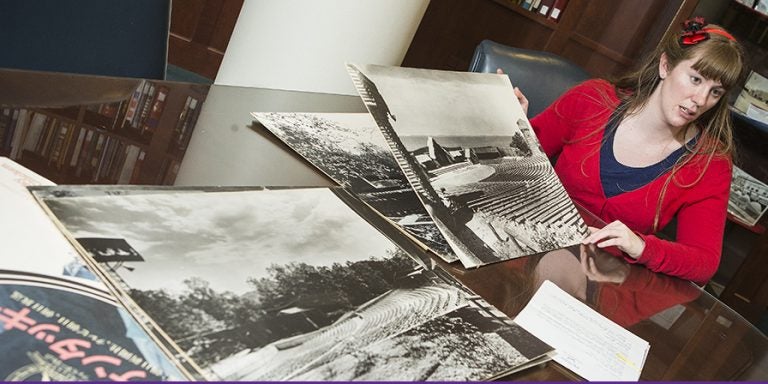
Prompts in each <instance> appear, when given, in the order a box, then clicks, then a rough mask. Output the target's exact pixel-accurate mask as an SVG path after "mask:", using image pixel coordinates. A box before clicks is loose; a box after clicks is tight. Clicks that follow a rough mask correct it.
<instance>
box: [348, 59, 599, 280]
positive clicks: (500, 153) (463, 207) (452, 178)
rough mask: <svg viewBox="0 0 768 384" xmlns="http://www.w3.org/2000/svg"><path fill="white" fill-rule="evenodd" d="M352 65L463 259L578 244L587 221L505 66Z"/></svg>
mask: <svg viewBox="0 0 768 384" xmlns="http://www.w3.org/2000/svg"><path fill="white" fill-rule="evenodd" d="M347 69H348V71H349V73H350V76H351V77H352V80H353V82H354V84H355V85H356V88H357V90H358V92H359V93H360V95H361V97H362V99H363V101H364V103H365V104H366V107H367V108H368V111H369V112H370V114H371V116H372V117H373V118H374V120H375V121H376V123H377V125H378V126H379V129H380V130H381V132H382V133H383V135H384V137H385V140H386V141H387V144H388V145H389V147H390V150H391V151H392V153H393V155H394V157H395V159H396V160H397V163H398V165H400V167H401V169H402V170H403V172H404V173H405V176H406V178H407V179H408V181H409V183H410V184H411V186H412V188H413V189H414V190H415V191H416V194H417V195H418V196H419V198H420V199H421V201H422V203H423V204H424V206H425V209H426V210H427V211H428V212H429V213H430V216H431V217H432V219H433V221H434V222H435V224H436V225H437V226H438V228H439V229H440V231H441V233H442V234H443V236H444V237H445V239H446V241H448V243H449V244H450V245H451V247H452V249H453V251H454V252H455V253H456V255H457V256H458V257H459V260H461V262H462V263H463V264H464V266H466V267H478V266H482V265H486V264H489V263H494V262H498V261H503V260H508V259H513V258H516V257H521V256H527V255H532V254H537V253H541V252H546V251H551V250H554V249H559V248H564V247H567V246H571V245H574V244H578V243H579V242H580V241H581V239H583V238H584V236H585V234H586V232H587V227H586V225H585V224H584V222H583V220H582V218H581V216H580V215H579V213H578V211H577V210H576V207H575V206H574V205H573V202H572V201H571V200H570V198H569V197H568V195H567V193H566V192H565V189H564V188H563V186H562V184H561V183H560V181H559V179H558V178H557V176H556V175H555V173H554V169H553V168H552V166H551V164H550V162H549V160H548V158H547V157H546V155H545V154H544V153H543V152H542V150H541V147H540V145H539V143H538V141H537V139H536V137H535V135H534V134H533V131H532V129H531V128H530V125H529V122H528V119H527V118H526V117H525V114H524V113H523V110H522V108H521V107H520V104H519V103H518V102H517V98H516V97H515V95H514V91H513V87H512V85H511V83H510V82H509V79H508V78H507V77H506V76H504V75H497V74H486V73H466V72H450V71H436V70H425V69H413V68H400V67H387V66H378V65H364V66H357V65H355V64H348V65H347Z"/></svg>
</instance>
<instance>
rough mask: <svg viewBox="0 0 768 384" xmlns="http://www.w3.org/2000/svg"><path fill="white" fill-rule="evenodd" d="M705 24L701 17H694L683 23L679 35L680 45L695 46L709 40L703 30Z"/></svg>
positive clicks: (707, 34)
mask: <svg viewBox="0 0 768 384" xmlns="http://www.w3.org/2000/svg"><path fill="white" fill-rule="evenodd" d="M706 26H707V22H706V21H704V18H703V17H694V18H693V19H690V20H686V21H685V22H684V23H683V33H682V34H681V35H680V43H681V44H683V45H695V44H698V43H699V42H701V41H704V40H707V39H709V33H708V32H707V31H706V30H705V29H704V27H706Z"/></svg>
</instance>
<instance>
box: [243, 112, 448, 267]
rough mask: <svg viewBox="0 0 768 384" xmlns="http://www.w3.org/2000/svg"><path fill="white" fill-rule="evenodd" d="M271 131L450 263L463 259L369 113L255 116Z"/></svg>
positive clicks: (264, 114) (261, 114) (259, 114)
mask: <svg viewBox="0 0 768 384" xmlns="http://www.w3.org/2000/svg"><path fill="white" fill-rule="evenodd" d="M252 115H253V117H255V118H256V119H257V120H258V121H259V122H260V123H261V124H262V125H263V126H264V127H265V128H266V129H268V130H269V131H270V132H271V133H272V134H273V135H275V136H277V137H278V138H279V139H280V140H282V141H283V142H284V143H285V144H286V145H288V146H289V147H291V149H293V150H294V151H295V152H296V153H298V154H299V155H300V156H302V157H303V158H305V159H306V160H307V161H309V162H310V163H312V164H313V165H314V166H315V167H317V168H318V169H320V170H321V171H322V172H323V173H325V174H326V175H328V177H330V178H331V179H333V180H334V181H335V182H336V183H338V184H339V185H341V186H343V187H346V188H349V189H350V190H351V191H352V192H354V193H355V194H356V195H357V196H358V197H359V198H360V199H361V200H363V201H364V202H366V203H367V204H368V205H370V206H371V207H372V208H373V209H375V210H376V211H378V212H379V213H381V214H382V215H383V216H384V217H386V218H388V219H389V220H390V221H392V222H394V223H396V224H397V225H398V226H399V227H401V228H402V229H403V230H405V231H407V232H408V233H409V234H411V235H413V236H414V237H415V238H416V239H417V240H418V241H419V242H421V243H422V244H424V246H425V247H427V248H429V249H431V250H432V251H433V252H434V253H435V254H437V255H438V256H440V257H441V258H442V259H443V260H445V261H447V262H453V261H456V260H458V258H457V257H456V255H455V254H454V253H453V251H452V250H451V247H450V246H449V245H448V243H447V242H446V241H445V238H443V235H442V234H440V231H439V230H438V228H437V226H435V224H434V223H433V222H432V218H431V217H430V216H429V214H428V213H427V211H425V210H424V206H423V205H422V204H421V201H420V200H419V197H418V196H417V195H416V192H415V191H414V190H413V189H412V188H411V186H410V184H408V179H406V177H405V175H404V174H403V171H401V170H400V167H399V166H398V165H397V161H396V160H395V158H394V157H393V156H392V152H390V150H389V147H388V146H387V142H386V141H384V136H382V134H381V132H380V131H379V128H378V127H377V126H376V122H375V121H373V119H372V118H371V116H370V115H369V114H367V113H253V114H252Z"/></svg>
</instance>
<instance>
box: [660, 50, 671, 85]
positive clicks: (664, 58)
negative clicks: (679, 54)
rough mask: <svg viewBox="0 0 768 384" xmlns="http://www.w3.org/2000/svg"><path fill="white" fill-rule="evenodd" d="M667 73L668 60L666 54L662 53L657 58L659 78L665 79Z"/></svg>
mask: <svg viewBox="0 0 768 384" xmlns="http://www.w3.org/2000/svg"><path fill="white" fill-rule="evenodd" d="M667 73H669V59H668V58H667V54H666V52H662V53H661V57H660V58H659V77H660V78H662V79H664V78H665V77H667Z"/></svg>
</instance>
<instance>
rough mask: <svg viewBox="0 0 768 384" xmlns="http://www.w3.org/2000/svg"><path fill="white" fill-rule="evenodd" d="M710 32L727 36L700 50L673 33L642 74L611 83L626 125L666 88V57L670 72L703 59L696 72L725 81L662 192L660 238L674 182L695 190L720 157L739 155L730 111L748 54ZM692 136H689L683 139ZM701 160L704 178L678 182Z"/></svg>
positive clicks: (728, 39) (658, 212)
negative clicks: (683, 171)
mask: <svg viewBox="0 0 768 384" xmlns="http://www.w3.org/2000/svg"><path fill="white" fill-rule="evenodd" d="M705 30H719V31H723V33H708V35H709V38H708V39H706V40H703V41H700V42H698V43H695V44H683V43H682V40H681V35H680V34H677V33H668V34H667V35H666V36H665V37H664V38H663V39H662V40H661V42H660V43H659V45H658V46H657V47H656V49H655V50H654V51H653V52H652V53H651V54H650V55H648V56H647V57H646V58H645V60H643V61H642V62H641V63H640V66H639V67H638V68H637V69H636V70H634V71H631V72H629V73H627V74H625V75H623V76H620V77H618V78H616V79H613V80H612V81H611V82H612V83H613V84H614V86H615V87H616V90H617V96H618V97H619V100H620V101H621V102H620V103H619V110H618V111H617V112H618V114H619V116H620V118H622V119H623V118H625V117H627V116H628V115H630V114H633V113H637V112H638V111H640V110H642V109H643V108H644V107H645V106H646V104H647V103H648V100H649V99H650V97H651V94H652V93H653V92H654V90H655V89H656V87H658V86H659V83H660V82H661V78H660V76H659V64H660V62H661V57H662V55H665V56H666V58H667V62H668V65H669V68H670V69H671V68H674V67H675V66H676V65H678V64H679V63H680V62H681V61H683V60H690V59H694V58H697V61H696V62H695V63H694V64H693V69H695V70H696V71H698V72H699V73H700V74H701V75H702V76H703V77H705V78H707V79H711V80H715V81H719V82H720V83H721V84H722V86H723V88H725V90H726V94H725V95H723V96H722V97H721V98H720V100H718V102H717V104H716V105H715V106H714V107H712V108H711V109H710V110H708V111H706V112H705V113H704V114H702V115H701V116H700V117H699V118H698V119H697V120H696V122H695V124H696V126H695V127H694V126H692V125H689V126H688V127H686V128H685V129H686V130H689V129H694V128H698V129H699V130H701V134H700V135H699V138H698V139H697V140H696V141H695V144H693V145H692V146H688V144H686V149H687V151H686V153H685V154H684V155H683V156H682V157H681V158H680V159H679V160H678V161H677V163H675V165H674V166H673V167H672V169H671V172H670V175H669V177H668V178H667V180H666V181H665V183H664V186H663V187H662V189H661V193H660V195H659V200H658V204H657V207H656V216H655V218H654V222H653V231H654V232H655V231H657V230H658V229H659V228H658V225H659V220H660V216H661V204H662V201H663V200H664V195H665V194H666V192H667V189H668V186H669V183H670V182H674V183H675V184H676V185H678V186H680V187H683V188H687V187H691V186H693V185H695V184H696V183H698V182H699V181H700V180H701V178H702V177H703V175H704V173H705V172H706V170H707V168H708V167H709V164H710V162H711V161H712V159H713V157H714V156H725V157H729V158H731V157H732V156H733V155H734V145H733V125H732V122H731V117H730V112H729V110H728V97H727V93H728V92H730V91H732V90H733V89H735V88H736V86H737V85H739V84H740V83H741V81H742V77H743V75H744V65H745V55H744V48H743V47H742V46H741V44H739V42H738V41H736V40H735V39H733V38H732V37H731V36H730V35H729V34H728V33H727V32H724V31H725V30H724V29H723V28H722V27H720V26H718V25H713V24H710V25H707V26H706V28H705ZM686 133H687V132H683V134H686ZM684 137H685V136H684ZM696 155H704V157H703V159H705V163H704V166H703V167H701V173H700V174H699V175H698V177H697V178H695V179H694V180H693V181H691V182H689V183H683V182H681V181H680V180H678V179H677V178H676V177H675V175H676V174H677V171H678V170H680V168H682V167H683V166H685V165H686V164H689V163H690V162H691V161H692V160H693V159H695V158H697V156H696Z"/></svg>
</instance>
